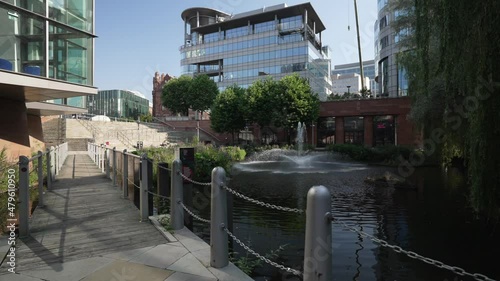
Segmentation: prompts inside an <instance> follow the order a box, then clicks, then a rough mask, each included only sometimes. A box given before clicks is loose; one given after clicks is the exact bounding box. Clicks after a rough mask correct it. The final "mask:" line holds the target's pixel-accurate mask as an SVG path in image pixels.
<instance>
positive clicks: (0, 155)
mask: <svg viewBox="0 0 500 281" xmlns="http://www.w3.org/2000/svg"><path fill="white" fill-rule="evenodd" d="M6 155H7V154H6V149H5V148H3V149H2V150H0V234H1V233H2V231H3V230H4V228H5V227H6V225H7V215H8V213H9V211H8V209H7V208H8V198H9V194H8V193H7V190H8V179H9V177H8V175H9V170H10V169H12V170H14V173H13V175H15V177H14V178H13V179H14V181H15V186H16V187H17V188H18V187H19V165H17V164H14V163H15V161H9V160H8V159H7V156H6ZM35 155H36V153H34V154H33V155H31V156H35ZM38 159H40V158H38ZM38 159H37V160H34V161H32V162H31V163H30V171H29V198H30V202H32V208H35V207H36V205H37V204H38V196H39V194H38V170H37V167H38V165H37V164H38ZM46 159H47V158H46V157H43V159H42V166H43V173H42V175H43V178H44V181H43V182H44V183H46V177H47V172H46V171H45V169H46V167H47V165H46ZM44 188H45V187H44ZM15 198H17V199H18V198H19V196H18V191H16V196H15ZM14 203H15V204H16V210H19V208H18V203H19V202H17V201H16V202H14Z"/></svg>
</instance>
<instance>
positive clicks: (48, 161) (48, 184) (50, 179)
mask: <svg viewBox="0 0 500 281" xmlns="http://www.w3.org/2000/svg"><path fill="white" fill-rule="evenodd" d="M46 155H47V160H46V162H47V163H45V164H46V165H47V189H51V188H52V177H51V175H50V161H52V160H51V159H52V158H50V149H49V148H47V154H46Z"/></svg>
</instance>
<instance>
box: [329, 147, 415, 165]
mask: <svg viewBox="0 0 500 281" xmlns="http://www.w3.org/2000/svg"><path fill="white" fill-rule="evenodd" d="M327 149H328V150H329V151H332V152H337V153H340V154H342V155H347V156H349V157H350V158H351V159H353V160H356V161H368V162H396V161H398V159H400V156H401V157H403V158H404V159H408V158H409V157H410V154H411V153H412V152H413V150H412V149H410V148H407V147H402V146H395V145H385V146H377V147H373V148H372V147H364V146H361V145H354V144H332V145H329V146H328V147H327Z"/></svg>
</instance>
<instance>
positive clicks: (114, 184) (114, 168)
mask: <svg viewBox="0 0 500 281" xmlns="http://www.w3.org/2000/svg"><path fill="white" fill-rule="evenodd" d="M116 170H117V168H116V147H113V186H116Z"/></svg>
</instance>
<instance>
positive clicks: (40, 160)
mask: <svg viewBox="0 0 500 281" xmlns="http://www.w3.org/2000/svg"><path fill="white" fill-rule="evenodd" d="M37 165H38V166H37V170H38V207H43V152H41V151H38V162H37Z"/></svg>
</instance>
